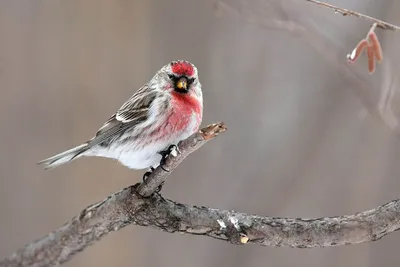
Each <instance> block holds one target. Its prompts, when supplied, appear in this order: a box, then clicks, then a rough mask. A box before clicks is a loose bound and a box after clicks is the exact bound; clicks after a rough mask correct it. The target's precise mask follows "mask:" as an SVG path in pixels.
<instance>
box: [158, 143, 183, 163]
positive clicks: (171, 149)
mask: <svg viewBox="0 0 400 267" xmlns="http://www.w3.org/2000/svg"><path fill="white" fill-rule="evenodd" d="M178 153H179V148H178V147H177V146H176V145H170V146H169V147H168V148H167V149H166V150H163V151H160V152H158V154H160V155H161V157H162V158H161V162H160V165H161V166H164V165H165V161H166V160H167V158H168V156H169V155H172V156H174V157H175V156H176V155H177V154H178Z"/></svg>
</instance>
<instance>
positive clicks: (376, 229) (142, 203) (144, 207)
mask: <svg viewBox="0 0 400 267" xmlns="http://www.w3.org/2000/svg"><path fill="white" fill-rule="evenodd" d="M129 224H132V225H140V226H146V227H152V228H155V229H158V230H162V231H166V232H169V233H174V232H179V233H185V234H192V235H203V236H208V237H212V238H215V239H219V240H224V241H228V242H231V243H232V244H245V243H254V244H258V245H263V246H273V247H295V248H312V247H329V246H340V245H349V244H357V243H363V242H369V241H376V240H378V239H380V238H382V237H383V236H385V235H387V234H389V233H391V232H394V231H396V230H398V229H399V228H400V200H395V201H392V202H390V203H387V204H385V205H383V206H380V207H377V208H375V209H372V210H369V211H365V212H361V213H357V214H354V215H349V216H339V217H326V218H317V219H290V218H274V217H261V216H256V215H248V214H244V213H238V212H235V211H228V210H218V209H212V208H208V207H202V206H190V205H185V204H181V203H177V202H174V201H172V200H168V199H164V198H163V197H162V196H161V195H159V194H153V195H151V196H150V197H143V196H141V195H140V194H139V192H138V185H134V186H130V187H127V188H125V189H123V190H121V191H119V192H117V193H115V194H113V195H111V196H109V197H108V198H107V199H105V200H104V201H102V202H99V203H96V204H94V205H92V206H90V207H88V208H86V209H85V210H83V211H82V212H81V213H80V215H79V216H76V217H75V218H73V219H72V220H71V221H70V222H69V223H67V224H65V225H64V226H62V227H61V228H60V229H58V230H56V231H54V232H52V233H50V234H48V235H47V236H45V237H43V238H42V239H40V240H37V241H34V242H32V243H31V244H29V245H27V246H25V247H24V248H22V249H20V250H19V251H17V252H15V253H14V254H12V255H11V256H9V257H8V258H6V259H5V260H4V261H2V262H1V263H0V266H1V267H11V266H35V267H39V266H54V265H58V264H61V263H63V262H66V261H67V260H69V259H71V258H72V256H73V255H74V254H76V253H77V252H80V251H82V250H83V249H85V248H86V247H87V246H89V245H90V244H93V243H94V242H95V241H97V240H99V239H100V238H102V237H103V236H105V235H106V234H108V233H110V232H112V231H118V230H119V229H121V228H123V227H125V226H127V225H129Z"/></svg>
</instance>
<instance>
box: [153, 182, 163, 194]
mask: <svg viewBox="0 0 400 267" xmlns="http://www.w3.org/2000/svg"><path fill="white" fill-rule="evenodd" d="M164 183H165V181H163V182H162V183H161V184H160V185H159V186H158V187H157V189H156V191H154V193H156V194H158V193H160V191H161V189H162V187H163V185H164Z"/></svg>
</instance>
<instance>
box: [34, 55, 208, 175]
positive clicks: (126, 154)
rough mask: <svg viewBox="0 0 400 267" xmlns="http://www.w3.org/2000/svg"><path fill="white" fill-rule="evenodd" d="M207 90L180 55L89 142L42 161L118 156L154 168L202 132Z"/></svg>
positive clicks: (128, 162) (132, 165)
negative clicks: (172, 150)
mask: <svg viewBox="0 0 400 267" xmlns="http://www.w3.org/2000/svg"><path fill="white" fill-rule="evenodd" d="M202 117H203V94H202V89H201V84H200V81H199V76H198V70H197V68H196V66H195V65H194V64H192V63H190V62H189V61H186V60H175V61H172V62H170V63H168V64H167V65H165V66H163V67H162V68H161V69H160V70H159V71H157V72H156V74H155V75H154V76H153V78H152V79H150V81H148V82H147V83H145V84H144V85H143V86H142V87H141V88H140V89H139V90H137V91H136V92H135V93H134V94H133V95H132V96H131V97H130V98H129V99H128V100H127V101H126V102H125V103H124V104H123V105H122V106H121V107H120V108H119V109H118V110H117V112H116V113H114V114H113V115H112V116H111V117H110V118H109V119H108V120H107V121H106V122H105V123H104V124H103V125H102V126H101V127H100V128H99V130H98V131H97V132H96V134H95V135H94V137H93V138H92V139H90V140H88V141H87V142H85V143H83V144H81V145H78V146H76V147H74V148H72V149H69V150H67V151H64V152H62V153H60V154H57V155H55V156H52V157H50V158H47V159H44V160H42V161H40V162H38V164H41V165H43V166H44V168H45V169H51V168H55V167H57V166H60V165H62V164H64V163H67V162H71V161H73V160H75V159H78V158H81V157H84V156H94V157H104V158H110V159H114V160H117V161H118V162H120V163H121V164H122V165H124V166H126V167H128V168H130V169H137V170H139V169H146V168H150V169H152V170H153V169H154V168H156V167H157V166H158V165H160V163H161V160H162V159H163V155H164V154H163V152H165V151H166V150H168V149H169V148H171V146H176V145H178V143H179V142H180V141H181V140H184V139H186V138H188V137H189V136H190V135H192V134H193V133H195V132H197V131H198V129H199V127H200V124H201V121H202Z"/></svg>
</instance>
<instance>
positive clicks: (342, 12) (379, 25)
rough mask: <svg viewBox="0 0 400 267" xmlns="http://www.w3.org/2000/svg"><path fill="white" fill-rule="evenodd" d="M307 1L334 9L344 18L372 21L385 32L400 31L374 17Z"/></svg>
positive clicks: (394, 26)
mask: <svg viewBox="0 0 400 267" xmlns="http://www.w3.org/2000/svg"><path fill="white" fill-rule="evenodd" d="M306 1H307V2H311V3H314V4H317V5H319V6H323V7H326V8H330V9H333V10H335V12H336V13H340V14H342V15H343V16H354V17H357V18H361V19H365V20H368V21H370V22H372V23H376V24H377V27H379V28H382V29H384V30H391V31H398V30H400V27H399V26H396V25H393V24H390V23H387V22H385V21H382V20H379V19H376V18H374V17H370V16H367V15H364V14H361V13H359V12H356V11H352V10H349V9H345V8H341V7H337V6H334V5H331V4H328V3H324V2H321V1H317V0H306Z"/></svg>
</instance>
